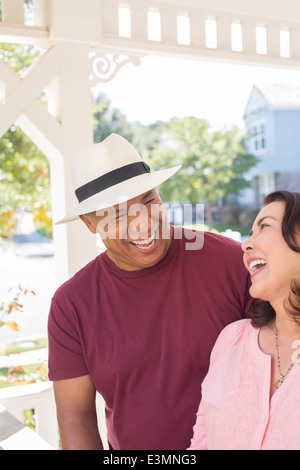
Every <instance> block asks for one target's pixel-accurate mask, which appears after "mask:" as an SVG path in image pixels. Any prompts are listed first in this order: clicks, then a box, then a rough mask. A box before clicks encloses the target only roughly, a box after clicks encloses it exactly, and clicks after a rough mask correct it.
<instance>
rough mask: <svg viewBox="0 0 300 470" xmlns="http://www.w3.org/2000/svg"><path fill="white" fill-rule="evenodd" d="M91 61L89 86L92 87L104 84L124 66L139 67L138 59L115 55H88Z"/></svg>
mask: <svg viewBox="0 0 300 470" xmlns="http://www.w3.org/2000/svg"><path fill="white" fill-rule="evenodd" d="M90 59H91V61H92V72H91V76H90V79H91V86H92V87H94V86H96V85H97V84H98V83H106V82H109V81H110V80H112V79H113V78H114V77H115V76H116V75H117V74H118V72H119V70H120V69H121V68H122V67H123V66H124V65H126V64H133V65H136V66H138V65H140V63H141V61H140V58H139V57H131V56H123V55H116V54H102V53H92V54H91V55H90Z"/></svg>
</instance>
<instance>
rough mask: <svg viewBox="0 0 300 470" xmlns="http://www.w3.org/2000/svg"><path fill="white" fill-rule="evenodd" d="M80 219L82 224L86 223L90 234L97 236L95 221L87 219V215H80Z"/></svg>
mask: <svg viewBox="0 0 300 470" xmlns="http://www.w3.org/2000/svg"><path fill="white" fill-rule="evenodd" d="M79 218H80V219H81V220H82V222H84V223H85V225H86V226H87V228H88V229H89V231H90V232H92V233H94V234H96V233H97V230H96V228H97V225H96V224H95V222H94V221H92V220H91V219H90V218H89V217H86V216H85V215H80V216H79Z"/></svg>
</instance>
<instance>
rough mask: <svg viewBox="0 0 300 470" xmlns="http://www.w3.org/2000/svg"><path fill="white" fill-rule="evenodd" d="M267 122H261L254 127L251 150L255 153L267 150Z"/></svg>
mask: <svg viewBox="0 0 300 470" xmlns="http://www.w3.org/2000/svg"><path fill="white" fill-rule="evenodd" d="M265 127H266V126H265V124H264V123H259V124H256V125H255V126H253V127H252V129H251V132H250V136H251V152H252V153H254V154H259V153H262V152H264V151H265V150H266V147H267V144H266V130H265Z"/></svg>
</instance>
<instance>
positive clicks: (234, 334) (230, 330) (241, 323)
mask: <svg viewBox="0 0 300 470" xmlns="http://www.w3.org/2000/svg"><path fill="white" fill-rule="evenodd" d="M253 331H254V328H253V326H252V324H251V320H250V319H243V320H238V321H236V322H233V323H230V324H229V325H227V326H226V327H225V328H224V329H223V330H222V331H221V333H220V335H219V337H218V339H217V341H216V344H215V346H214V349H213V357H214V360H218V356H219V355H222V356H223V354H224V350H228V349H233V348H237V347H239V346H240V345H241V344H245V341H246V339H247V338H249V336H250V335H251V334H253Z"/></svg>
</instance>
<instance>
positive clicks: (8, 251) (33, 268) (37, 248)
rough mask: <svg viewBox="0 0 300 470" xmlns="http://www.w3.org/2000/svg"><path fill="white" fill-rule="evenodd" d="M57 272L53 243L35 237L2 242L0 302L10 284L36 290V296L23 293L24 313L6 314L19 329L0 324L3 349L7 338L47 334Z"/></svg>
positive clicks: (0, 247)
mask: <svg viewBox="0 0 300 470" xmlns="http://www.w3.org/2000/svg"><path fill="white" fill-rule="evenodd" d="M20 241H22V240H20ZM54 273H55V271H54V257H53V248H52V244H51V243H49V242H45V240H42V239H40V240H38V239H37V238H35V237H33V238H32V239H31V240H30V239H29V242H28V241H27V243H1V244H0V303H2V302H3V300H5V299H7V298H8V296H9V293H8V292H7V291H8V289H9V288H11V287H15V286H18V285H21V286H22V287H24V288H28V289H32V290H34V291H35V292H36V296H33V295H28V296H26V297H24V312H23V313H21V312H14V313H12V314H11V315H10V317H6V321H16V322H17V323H18V325H19V331H18V332H15V331H12V330H11V329H10V328H8V327H2V328H0V349H1V348H3V343H5V342H11V341H20V340H22V341H23V340H24V341H25V340H26V341H27V340H30V338H35V337H45V336H46V331H47V316H48V310H49V305H50V301H51V297H52V295H53V293H54V290H55V289H56V287H55V274H54ZM0 354H1V351H0Z"/></svg>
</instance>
